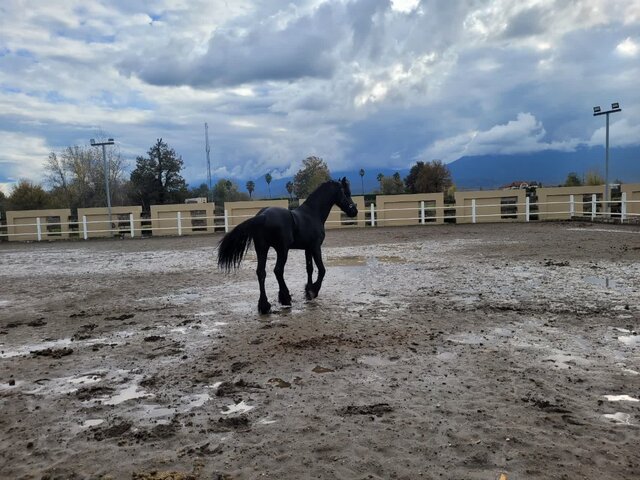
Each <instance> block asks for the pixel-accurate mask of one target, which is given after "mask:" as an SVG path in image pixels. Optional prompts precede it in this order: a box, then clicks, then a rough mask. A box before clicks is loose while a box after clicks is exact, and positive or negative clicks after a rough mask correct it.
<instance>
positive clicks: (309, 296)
mask: <svg viewBox="0 0 640 480" xmlns="http://www.w3.org/2000/svg"><path fill="white" fill-rule="evenodd" d="M304 293H305V295H306V297H307V300H313V299H314V298H316V297H317V296H318V293H317V292H316V291H314V290H313V289H312V288H306V289H305V291H304Z"/></svg>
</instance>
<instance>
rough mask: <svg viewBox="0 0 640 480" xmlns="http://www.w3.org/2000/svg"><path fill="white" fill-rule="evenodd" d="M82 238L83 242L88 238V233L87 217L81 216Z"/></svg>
mask: <svg viewBox="0 0 640 480" xmlns="http://www.w3.org/2000/svg"><path fill="white" fill-rule="evenodd" d="M82 238H84V239H85V240H86V239H88V238H89V232H88V231H87V216H86V215H83V216H82Z"/></svg>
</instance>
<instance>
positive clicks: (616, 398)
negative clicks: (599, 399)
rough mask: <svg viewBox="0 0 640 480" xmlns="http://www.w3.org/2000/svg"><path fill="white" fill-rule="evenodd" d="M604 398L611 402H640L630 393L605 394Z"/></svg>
mask: <svg viewBox="0 0 640 480" xmlns="http://www.w3.org/2000/svg"><path fill="white" fill-rule="evenodd" d="M603 396H604V398H606V399H607V400H609V401H610V402H640V400H638V399H637V398H633V397H630V396H629V395H603Z"/></svg>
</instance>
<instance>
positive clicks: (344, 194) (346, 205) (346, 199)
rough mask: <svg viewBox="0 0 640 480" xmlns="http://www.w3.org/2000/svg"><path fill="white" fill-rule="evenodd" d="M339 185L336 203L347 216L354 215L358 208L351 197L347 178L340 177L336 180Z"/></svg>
mask: <svg viewBox="0 0 640 480" xmlns="http://www.w3.org/2000/svg"><path fill="white" fill-rule="evenodd" d="M338 184H339V185H340V191H339V192H338V199H337V201H336V205H338V207H340V210H342V211H343V212H344V213H346V214H347V215H348V216H349V217H355V216H356V215H358V208H357V207H356V204H355V203H354V202H353V200H352V199H351V187H350V186H349V180H347V177H342V180H340V181H339V182H338Z"/></svg>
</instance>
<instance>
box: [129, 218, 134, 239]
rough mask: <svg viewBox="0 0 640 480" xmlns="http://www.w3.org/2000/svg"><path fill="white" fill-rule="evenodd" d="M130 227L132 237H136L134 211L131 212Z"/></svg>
mask: <svg viewBox="0 0 640 480" xmlns="http://www.w3.org/2000/svg"><path fill="white" fill-rule="evenodd" d="M129 228H130V231H131V238H133V237H135V235H136V227H135V226H134V225H133V213H130V214H129Z"/></svg>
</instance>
